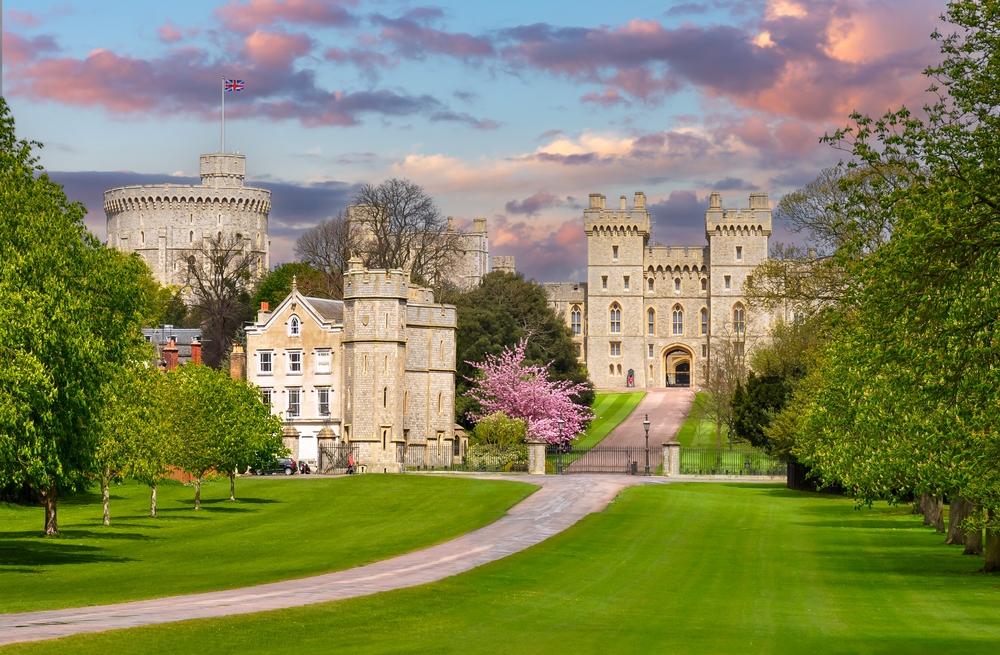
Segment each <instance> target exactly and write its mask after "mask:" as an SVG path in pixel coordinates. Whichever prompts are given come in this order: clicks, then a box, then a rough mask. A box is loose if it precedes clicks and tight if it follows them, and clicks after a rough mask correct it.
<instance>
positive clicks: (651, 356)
mask: <svg viewBox="0 0 1000 655" xmlns="http://www.w3.org/2000/svg"><path fill="white" fill-rule="evenodd" d="M649 358H650V359H653V344H649Z"/></svg>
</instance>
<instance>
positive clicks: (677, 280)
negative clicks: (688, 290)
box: [674, 277, 681, 291]
mask: <svg viewBox="0 0 1000 655" xmlns="http://www.w3.org/2000/svg"><path fill="white" fill-rule="evenodd" d="M680 290H681V279H680V278H679V277H678V278H674V291H680Z"/></svg>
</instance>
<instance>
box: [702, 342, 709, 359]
mask: <svg viewBox="0 0 1000 655" xmlns="http://www.w3.org/2000/svg"><path fill="white" fill-rule="evenodd" d="M701 356H702V357H708V344H705V343H703V344H701Z"/></svg>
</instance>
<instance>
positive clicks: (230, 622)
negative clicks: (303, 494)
mask: <svg viewBox="0 0 1000 655" xmlns="http://www.w3.org/2000/svg"><path fill="white" fill-rule="evenodd" d="M908 511H909V510H908V508H900V509H892V508H885V507H881V508H875V509H863V510H860V511H859V510H856V509H854V506H853V503H852V501H850V500H848V499H844V498H838V497H833V496H823V495H818V494H804V493H797V492H791V491H788V490H786V489H783V488H780V487H777V486H754V485H737V484H690V483H689V484H673V485H667V486H656V487H635V488H631V489H628V490H626V491H625V492H624V493H623V494H622V496H621V497H620V498H619V499H618V500H616V501H615V502H614V503H613V504H612V505H611V506H610V507H609V508H608V509H607V510H606V511H605V512H603V513H601V514H595V515H591V516H590V517H588V518H586V519H584V520H583V521H581V522H579V523H578V524H577V525H575V526H574V527H572V528H570V529H569V530H567V531H566V532H564V533H562V534H559V535H556V536H554V537H552V538H551V539H549V540H548V541H546V542H544V543H542V544H539V545H538V546H535V547H533V548H531V549H529V550H527V551H524V552H522V553H519V554H517V555H514V556H511V557H509V558H507V559H505V560H501V561H499V562H494V563H492V564H489V565H487V566H483V567H481V568H479V569H476V570H474V571H470V572H469V573H466V574H463V575H460V576H455V577H453V578H449V579H447V580H443V581H441V582H437V583H434V584H430V585H425V586H421V587H416V588H411V589H404V590H399V591H394V592H390V593H384V594H378V595H375V596H370V597H366V598H358V599H354V600H349V601H342V602H337V603H328V604H323V605H315V606H310V607H304V608H297V609H292V610H282V611H277V612H268V613H262V614H255V615H248V616H240V617H232V618H227V619H211V620H199V621H189V622H184V623H177V624H171V625H164V626H155V627H148V628H139V629H134V630H124V631H119V632H114V633H105V634H96V635H86V636H80V637H72V638H69V639H64V640H60V641H54V642H41V643H38V644H26V645H21V646H14V647H10V648H9V649H8V650H6V651H4V652H11V653H56V652H73V653H75V654H80V655H85V654H88V653H94V654H100V655H104V654H105V653H109V652H115V653H133V652H144V653H177V652H190V651H193V650H198V651H200V652H205V653H223V652H270V653H290V654H291V653H294V654H296V655H302V654H304V653H336V652H349V653H362V654H363V653H424V652H434V653H469V652H474V653H477V654H480V655H485V654H490V653H574V654H588V653H611V652H613V653H652V652H669V653H813V652H814V653H886V654H889V653H892V654H896V653H934V654H938V653H943V652H972V651H981V652H989V651H990V650H991V649H990V647H991V646H992V647H994V648H995V646H996V644H997V643H1000V619H998V614H997V609H996V608H997V606H998V604H1000V588H998V587H1000V578H998V577H997V576H991V575H983V574H978V573H976V572H975V570H976V569H977V568H978V567H980V566H981V565H982V560H981V559H980V558H974V557H965V556H963V555H961V550H962V549H961V548H960V547H950V546H945V545H943V537H942V535H937V534H934V532H933V530H932V529H930V528H926V527H924V526H923V525H922V523H921V518H920V517H919V516H913V515H910V514H908Z"/></svg>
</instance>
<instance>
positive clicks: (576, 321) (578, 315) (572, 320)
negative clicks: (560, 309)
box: [569, 305, 583, 334]
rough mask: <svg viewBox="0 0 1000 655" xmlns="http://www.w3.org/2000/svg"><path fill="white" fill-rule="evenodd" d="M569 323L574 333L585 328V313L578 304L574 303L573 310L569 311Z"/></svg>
mask: <svg viewBox="0 0 1000 655" xmlns="http://www.w3.org/2000/svg"><path fill="white" fill-rule="evenodd" d="M569 324H570V327H571V328H572V329H573V334H580V331H581V330H582V328H583V313H582V312H581V311H580V308H579V307H578V306H577V305H573V311H571V312H570V313H569Z"/></svg>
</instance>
